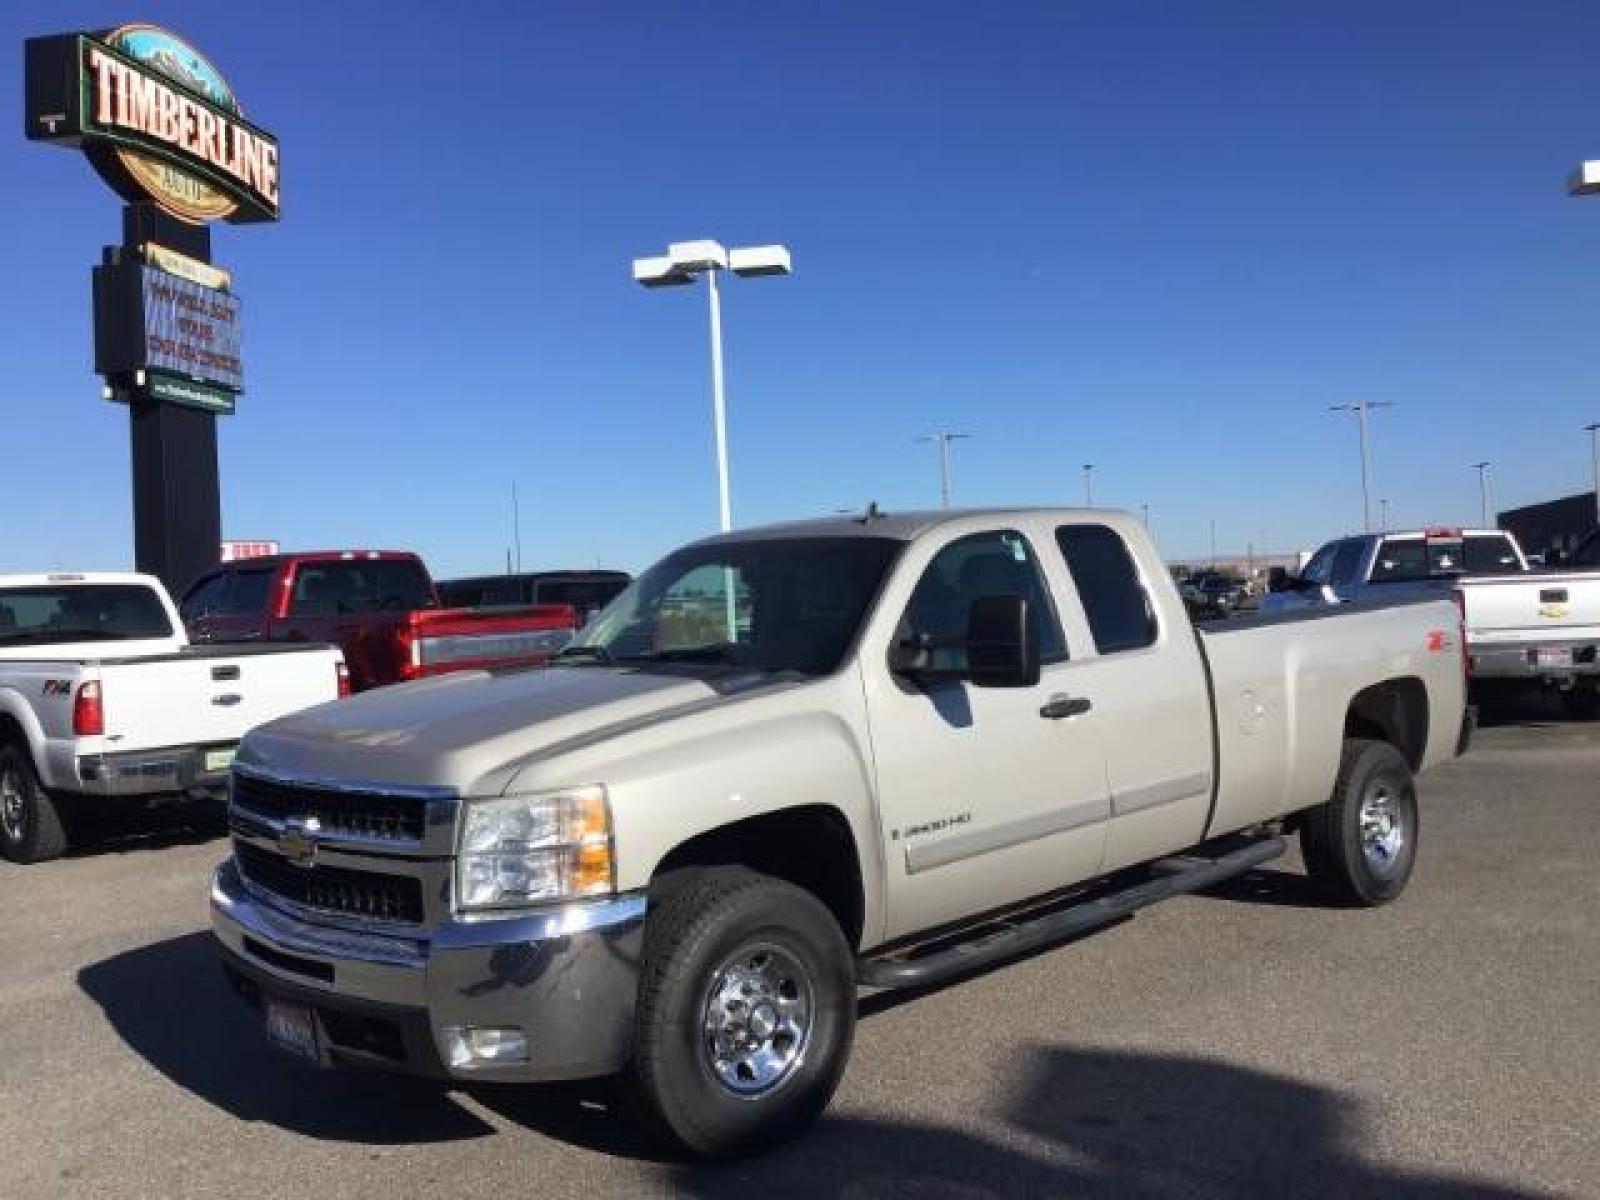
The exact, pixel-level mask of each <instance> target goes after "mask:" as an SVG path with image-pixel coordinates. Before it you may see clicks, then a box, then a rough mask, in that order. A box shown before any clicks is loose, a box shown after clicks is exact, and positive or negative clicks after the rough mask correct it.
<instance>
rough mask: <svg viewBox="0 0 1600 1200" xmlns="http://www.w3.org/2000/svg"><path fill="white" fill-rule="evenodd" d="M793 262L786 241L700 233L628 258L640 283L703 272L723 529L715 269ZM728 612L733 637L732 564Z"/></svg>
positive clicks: (779, 266) (787, 266) (728, 505)
mask: <svg viewBox="0 0 1600 1200" xmlns="http://www.w3.org/2000/svg"><path fill="white" fill-rule="evenodd" d="M791 270H793V263H792V260H791V259H790V256H789V249H788V247H787V246H777V245H773V246H741V247H737V248H735V249H733V250H729V249H727V248H726V247H725V246H723V245H722V243H721V242H716V241H712V240H711V239H710V238H703V239H701V240H700V241H697V242H673V243H672V244H671V245H670V246H668V247H667V252H666V254H664V255H659V256H657V257H654V258H636V259H634V260H633V278H634V281H635V282H637V283H641V284H643V285H644V286H645V287H651V288H654V287H680V286H682V285H683V284H686V283H693V282H694V281H695V280H696V279H697V278H699V277H700V276H701V275H704V276H705V277H706V290H707V293H708V295H709V296H710V304H711V412H712V417H713V420H714V421H715V423H716V432H717V500H718V508H719V510H720V513H719V515H720V517H721V521H722V532H723V533H727V532H728V531H729V530H730V529H732V528H733V503H732V501H731V499H730V498H729V496H728V406H727V401H726V398H725V396H724V394H723V386H722V296H721V293H720V292H719V291H718V288H717V274H718V273H719V272H721V271H732V272H733V273H734V274H735V275H740V276H745V277H750V276H756V275H787V274H789V273H790V271H791ZM723 575H724V580H723V583H724V587H723V590H724V592H725V594H726V595H725V598H726V602H727V615H728V640H729V641H730V642H735V641H738V640H739V639H738V626H737V621H736V618H735V611H736V607H737V606H736V598H735V596H734V594H733V593H734V587H733V571H732V569H731V568H729V569H727V570H725V571H724V572H723Z"/></svg>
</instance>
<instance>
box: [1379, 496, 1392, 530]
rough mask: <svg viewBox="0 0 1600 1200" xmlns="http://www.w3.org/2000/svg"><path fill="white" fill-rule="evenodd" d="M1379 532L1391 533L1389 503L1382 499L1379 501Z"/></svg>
mask: <svg viewBox="0 0 1600 1200" xmlns="http://www.w3.org/2000/svg"><path fill="white" fill-rule="evenodd" d="M1378 531H1379V532H1380V533H1388V532H1389V502H1388V501H1387V500H1384V499H1381V498H1380V499H1379V501H1378Z"/></svg>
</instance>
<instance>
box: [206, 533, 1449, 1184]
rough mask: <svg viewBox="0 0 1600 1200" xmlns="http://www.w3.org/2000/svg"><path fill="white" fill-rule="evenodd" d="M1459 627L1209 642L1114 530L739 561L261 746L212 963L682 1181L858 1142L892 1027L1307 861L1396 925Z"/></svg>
mask: <svg viewBox="0 0 1600 1200" xmlns="http://www.w3.org/2000/svg"><path fill="white" fill-rule="evenodd" d="M1459 622H1460V614H1459V611H1458V609H1457V607H1456V605H1455V604H1454V603H1452V602H1451V601H1450V600H1448V599H1446V600H1429V599H1417V600H1409V601H1403V602H1400V603H1397V604H1394V605H1386V606H1379V605H1371V604H1368V605H1359V604H1351V605H1344V606H1340V607H1337V608H1326V609H1321V610H1313V611H1307V612H1303V613H1297V614H1286V615H1283V616H1278V617H1246V618H1242V619H1239V620H1236V621H1233V622H1223V623H1219V624H1216V625H1213V626H1210V627H1208V628H1207V629H1205V630H1203V631H1197V630H1196V628H1195V627H1194V626H1193V625H1192V624H1191V623H1190V621H1189V618H1188V616H1187V615H1186V613H1185V611H1184V606H1183V603H1182V601H1181V600H1180V598H1179V596H1178V594H1177V592H1176V590H1175V589H1174V587H1173V584H1172V582H1171V580H1170V579H1169V577H1168V575H1167V572H1166V569H1165V568H1164V567H1163V565H1162V562H1161V560H1160V558H1159V557H1158V556H1157V554H1156V552H1155V549H1154V547H1153V546H1152V545H1151V543H1150V541H1149V538H1148V537H1147V535H1146V534H1145V532H1144V529H1143V527H1142V526H1141V525H1140V523H1139V522H1138V521H1137V520H1134V519H1131V518H1129V517H1127V516H1126V515H1123V514H1115V513H1110V512H1106V511H1104V510H1092V511H1084V510H1051V509H1033V510H997V511H980V512H969V513H932V514H907V515H884V514H882V513H879V512H877V511H876V510H875V509H871V510H869V511H868V512H867V513H866V514H865V515H863V516H862V517H860V518H858V519H834V520H829V521H820V522H806V523H800V524H794V525H783V526H773V527H770V528H765V529H753V530H747V531H741V532H737V533H733V534H727V535H723V536H720V537H713V538H709V539H707V540H705V541H701V542H697V543H694V544H693V545H690V546H687V547H685V548H683V549H681V550H678V551H677V552H675V553H673V554H671V555H669V556H668V557H667V558H666V559H665V560H663V561H662V562H660V563H659V564H657V565H656V566H655V567H653V568H651V569H650V570H649V571H647V572H645V573H644V575H642V576H641V577H640V578H639V579H638V580H636V581H635V582H634V583H633V584H631V585H630V586H629V587H628V589H627V590H626V591H624V592H623V593H622V595H620V596H619V597H618V598H617V599H616V600H614V601H612V603H611V604H610V605H609V606H608V607H607V608H606V609H605V610H604V611H603V612H602V613H601V614H600V615H599V616H598V617H597V618H595V620H594V621H593V622H592V623H591V624H590V625H589V626H588V627H587V628H586V629H585V630H584V631H583V632H582V633H581V634H580V635H579V636H578V638H577V639H576V641H575V642H574V643H573V644H572V645H571V646H569V647H568V648H567V649H566V650H564V651H563V652H562V653H561V654H560V655H559V656H558V657H557V659H556V661H555V663H554V664H553V666H552V667H551V668H550V669H548V670H544V671H537V672H529V671H518V672H476V673H474V672H463V673H459V674H454V675H450V676H446V677H441V678H439V679H435V680H430V681H425V682H419V683H415V684H404V685H401V686H398V687H391V688H384V689H380V690H378V691H375V692H371V693H368V694H366V695H362V696H358V697H356V698H355V699H353V700H351V701H347V702H345V703H343V704H339V705H335V706H328V707H324V708H320V709H313V710H310V711H308V712H305V713H301V714H299V715H297V716H292V717H288V718H285V719H284V720H281V721H276V722H274V723H272V724H270V725H266V726H264V727H262V728H260V729H257V730H255V731H253V732H252V733H251V734H250V735H249V736H248V737H246V738H245V740H244V742H243V744H242V745H241V747H240V750H239V755H238V758H237V760H236V761H235V763H234V768H233V770H234V778H233V793H232V799H231V803H230V809H229V811H230V824H231V829H232V835H233V857H232V858H231V859H229V860H228V861H226V862H225V863H223V864H222V866H221V867H220V868H219V869H218V871H217V874H216V876H215V878H214V880H213V883H212V892H211V907H212V920H213V926H214V929H215V931H216V934H217V937H218V939H219V941H220V944H221V949H222V954H223V959H224V964H225V966H226V968H227V971H228V974H229V977H230V978H231V980H232V981H233V984H234V986H235V988H236V989H237V991H238V992H239V993H240V994H241V995H242V996H243V997H244V998H246V999H247V1000H249V1001H251V1002H252V1003H255V1004H257V1005H259V1006H260V1007H261V1008H262V1010H263V1012H264V1024H265V1028H266V1032H267V1035H268V1037H269V1038H270V1039H271V1040H272V1041H274V1042H275V1043H277V1044H278V1045H280V1046H282V1047H284V1048H285V1049H288V1050H290V1051H292V1052H293V1053H296V1054H298V1055H301V1056H303V1057H304V1058H306V1059H308V1060H310V1061H312V1062H315V1063H318V1064H321V1065H326V1064H330V1063H345V1064H351V1065H365V1066H373V1067H382V1068H386V1069H391V1070H403V1071H411V1072H416V1073H421V1074H428V1075H434V1076H438V1077H444V1078H453V1079H458V1080H486V1081H488V1080H499V1081H529V1080H546V1079H567V1078H575V1077H582V1076H598V1075H615V1076H617V1078H618V1081H619V1086H618V1089H617V1092H618V1096H619V1098H620V1099H621V1100H622V1101H623V1102H624V1103H625V1104H627V1105H628V1106H629V1107H630V1108H631V1109H632V1110H633V1111H634V1112H635V1113H637V1114H638V1115H639V1116H640V1117H641V1118H642V1119H643V1120H644V1121H645V1122H646V1123H647V1124H648V1126H649V1127H650V1128H652V1129H654V1130H655V1131H657V1132H658V1133H659V1134H660V1135H661V1136H662V1137H663V1138H665V1139H666V1140H667V1141H668V1142H669V1143H671V1144H672V1145H674V1146H676V1147H678V1148H680V1149H682V1150H687V1151H688V1152H690V1153H692V1154H696V1155H703V1156H722V1155H729V1154H736V1153H740V1152H743V1151H747V1150H749V1149H751V1148H752V1147H755V1146H759V1145H762V1144H764V1143H767V1142H770V1141H772V1140H774V1139H775V1138H779V1137H782V1136H785V1135H786V1134H788V1133H790V1132H792V1131H794V1130H796V1129H798V1128H800V1127H802V1126H803V1125H804V1124H805V1123H806V1122H807V1121H809V1120H810V1119H811V1118H812V1117H814V1116H816V1115H817V1113H818V1112H820V1111H821V1109H822V1108H823V1107H824V1106H825V1105H826V1104H827V1102H828V1099H829V1097H830V1096H831V1094H832V1092H833V1090H834V1087H835V1085H836V1084H837V1083H838V1081H839V1078H840V1076H841V1075H842V1073H843V1071H844V1069H845V1063H846V1059H847V1057H848V1055H849V1051H850V1045H851V1039H852V1036H853V1034H854V1031H855V1019H856V1000H857V989H858V987H861V986H866V987H875V988H883V987H900V986H915V985H921V984H928V983H933V982H936V981H942V980H947V979H950V978H952V977H954V976H957V975H960V974H962V973H964V972H968V971H972V970H975V969H978V968H981V967H984V966H987V965H990V964H993V963H996V962H998V961H1000V960H1001V959H1003V958H1006V957H1008V956H1013V955H1016V954H1019V953H1022V952H1025V951H1028V950H1031V949H1035V948H1038V947H1040V946H1044V945H1048V944H1052V943H1055V942H1058V941H1061V940H1063V939H1065V938H1067V937H1070V936H1071V935H1073V934H1075V933H1078V932H1081V931H1083V930H1085V929H1088V928H1091V927H1093V926H1096V925H1102V924H1106V923H1108V922H1111V921H1115V920H1117V919H1118V918H1121V917H1124V916H1126V915H1128V914H1129V913H1131V912H1133V911H1134V910H1136V909H1137V908H1139V907H1140V906H1142V905H1145V904H1148V903H1150V902H1152V901H1155V900H1159V899H1161V898H1163V897H1166V896H1171V895H1174V894H1176V893H1180V892H1187V891H1193V890H1196V889H1199V888H1203V887H1206V886H1209V885H1211V884H1213V883H1215V882H1217V881H1219V880H1221V879H1223V878H1226V877H1228V876H1230V875H1236V874H1239V873H1241V872H1244V871H1247V870H1249V869H1250V868H1251V867H1253V866H1255V865H1257V864H1259V863H1262V862H1265V861H1267V860H1268V859H1271V858H1273V857H1275V856H1276V855H1278V854H1279V853H1281V852H1282V851H1283V849H1284V847H1285V836H1284V835H1285V834H1287V833H1289V832H1291V831H1298V833H1299V836H1300V840H1301V846H1302V848H1303V851H1304V854H1305V857H1306V861H1307V864H1308V866H1309V868H1310V872H1311V875H1312V877H1313V879H1314V880H1315V881H1316V883H1317V884H1318V885H1319V886H1320V887H1321V888H1322V890H1323V891H1324V892H1325V894H1326V895H1327V896H1328V897H1329V898H1330V899H1331V900H1332V901H1334V902H1336V903H1344V904H1352V905H1373V904H1381V903H1383V902H1385V901H1388V900H1391V899H1393V898H1394V897H1395V896H1397V895H1398V894H1399V893H1400V891H1401V889H1402V888H1403V887H1404V886H1405V884H1406V881H1407V878H1408V877H1409V875H1410V873H1411V869H1412V864H1413V861H1414V859H1415V856H1416V853H1417V844H1418V843H1417V838H1418V825H1417V799H1416V791H1415V786H1414V783H1413V779H1414V776H1415V775H1416V773H1417V772H1419V771H1422V770H1424V769H1425V768H1427V767H1429V766H1431V765H1432V764H1434V763H1437V762H1440V761H1442V760H1445V759H1448V758H1450V757H1452V756H1454V755H1456V754H1458V753H1460V752H1461V751H1462V749H1463V748H1464V745H1465V740H1466V737H1467V735H1468V732H1469V729H1470V726H1469V724H1468V722H1467V720H1466V708H1465V702H1464V691H1465V683H1464V678H1463V659H1462V640H1461V629H1460V624H1459ZM1306 952H1307V953H1315V952H1316V951H1315V947H1314V946H1309V945H1308V947H1307V950H1306ZM1086 1019H1092V1018H1086ZM940 1052H941V1053H948V1052H950V1048H949V1047H947V1046H946V1047H943V1048H942V1049H941V1051H940ZM306 1086H307V1087H308V1088H311V1087H315V1086H316V1085H315V1084H314V1083H313V1082H311V1081H310V1080H307V1083H306Z"/></svg>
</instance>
